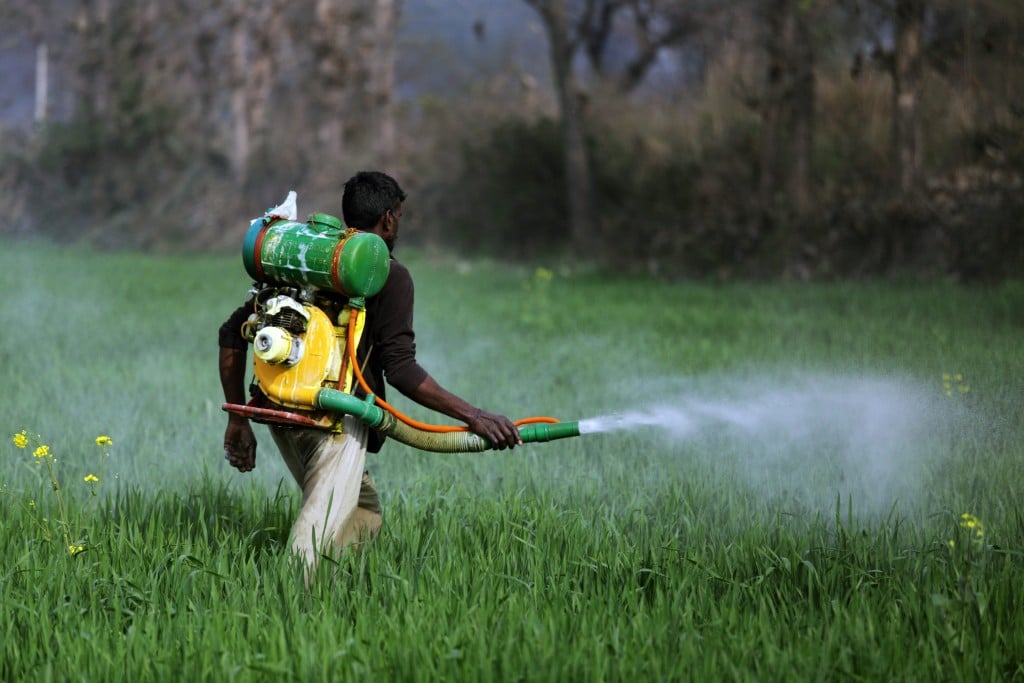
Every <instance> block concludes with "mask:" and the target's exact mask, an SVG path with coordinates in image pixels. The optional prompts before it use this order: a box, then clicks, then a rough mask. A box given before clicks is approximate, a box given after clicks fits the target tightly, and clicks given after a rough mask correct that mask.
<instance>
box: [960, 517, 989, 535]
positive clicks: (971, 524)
mask: <svg viewBox="0 0 1024 683" xmlns="http://www.w3.org/2000/svg"><path fill="white" fill-rule="evenodd" d="M960 526H961V527H963V528H964V529H969V530H970V531H973V532H974V537H975V538H976V539H981V538H984V537H985V525H984V524H982V522H981V520H980V519H978V518H977V517H975V516H974V515H972V514H970V513H969V512H965V513H963V514H962V515H960Z"/></svg>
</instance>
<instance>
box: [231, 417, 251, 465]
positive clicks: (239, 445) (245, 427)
mask: <svg viewBox="0 0 1024 683" xmlns="http://www.w3.org/2000/svg"><path fill="white" fill-rule="evenodd" d="M224 459H225V460H227V461H228V462H229V463H231V466H232V467H234V468H235V469H237V470H238V471H239V472H251V471H252V470H253V469H254V468H255V467H256V435H255V434H253V431H252V425H250V424H249V421H248V420H246V419H245V418H236V417H231V418H230V419H229V420H228V427H227V429H226V430H224Z"/></svg>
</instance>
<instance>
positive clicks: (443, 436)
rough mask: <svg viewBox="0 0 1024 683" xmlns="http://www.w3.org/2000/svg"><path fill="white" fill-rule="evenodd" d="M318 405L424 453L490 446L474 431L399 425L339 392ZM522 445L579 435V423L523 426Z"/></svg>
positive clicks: (324, 393) (320, 395)
mask: <svg viewBox="0 0 1024 683" xmlns="http://www.w3.org/2000/svg"><path fill="white" fill-rule="evenodd" d="M316 402H317V406H318V407H320V408H323V409H325V410H330V411H334V412H338V413H345V414H346V415H354V416H355V417H357V418H359V419H360V420H362V421H363V422H365V423H366V424H367V425H368V426H369V427H371V428H372V429H377V430H379V431H381V432H383V433H384V434H385V435H387V436H388V437H390V438H392V439H394V440H395V441H400V442H401V443H404V444H406V445H407V446H412V447H413V448H418V449H419V450H421V451H433V452H435V453H479V452H481V451H486V450H488V449H489V448H490V447H491V444H490V442H489V441H488V440H487V439H485V438H483V437H481V436H478V435H476V434H473V433H472V432H425V431H423V430H420V429H416V428H415V427H410V426H409V425H407V424H405V423H404V422H400V421H399V420H398V419H396V418H395V416H394V415H392V414H391V413H389V412H387V411H385V410H384V409H382V408H380V407H379V406H376V405H374V404H373V402H372V398H371V399H370V400H369V401H364V400H362V399H359V398H356V397H355V396H353V395H351V394H346V393H345V392H343V391H338V390H337V389H321V390H320V391H319V392H317V395H316ZM519 435H520V436H521V437H522V439H523V443H542V442H545V441H554V440H555V439H565V438H568V437H570V436H579V435H580V425H579V422H555V423H538V424H528V425H523V426H522V427H520V428H519Z"/></svg>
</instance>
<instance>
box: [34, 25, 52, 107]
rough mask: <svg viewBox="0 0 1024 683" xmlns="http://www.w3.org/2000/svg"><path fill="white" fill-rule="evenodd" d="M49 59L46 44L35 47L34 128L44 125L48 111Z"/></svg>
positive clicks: (41, 43) (42, 43)
mask: <svg viewBox="0 0 1024 683" xmlns="http://www.w3.org/2000/svg"><path fill="white" fill-rule="evenodd" d="M49 67H50V57H49V48H48V46H47V44H46V42H45V41H44V42H40V43H39V44H38V45H36V102H35V115H34V117H33V119H34V121H35V124H36V126H38V127H42V126H45V125H46V119H47V112H48V111H49V109H50V104H49V92H50V75H49Z"/></svg>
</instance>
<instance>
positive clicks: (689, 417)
mask: <svg viewBox="0 0 1024 683" xmlns="http://www.w3.org/2000/svg"><path fill="white" fill-rule="evenodd" d="M692 384H693V385H694V387H693V389H692V390H689V391H684V392H681V393H679V394H677V395H675V396H670V397H667V398H666V397H659V398H658V399H657V400H654V401H652V403H651V404H650V405H644V406H642V407H640V408H638V409H636V410H632V411H628V412H623V413H615V414H609V415H604V416H600V417H595V418H590V419H584V420H581V421H580V432H581V433H582V434H593V433H599V432H605V433H607V432H616V431H622V430H629V431H637V430H654V431H656V432H657V435H658V436H659V437H660V438H662V439H664V440H666V441H668V442H669V445H670V446H673V447H674V448H670V449H669V450H670V451H671V452H680V449H682V450H681V452H682V453H684V454H685V455H686V456H687V457H693V456H694V454H695V453H696V454H699V457H701V458H702V459H714V460H715V461H716V464H717V465H722V466H723V467H725V468H727V469H729V470H731V471H733V472H735V474H736V476H737V477H738V478H740V479H741V480H742V481H744V483H746V484H747V485H749V486H750V487H752V488H753V489H755V490H757V491H760V492H761V493H763V494H766V495H769V496H781V495H786V496H789V497H791V498H792V497H794V496H795V497H798V498H799V499H800V500H801V501H802V502H803V503H804V504H807V505H809V506H812V507H815V508H818V509H822V508H826V509H827V507H829V506H834V505H835V502H836V499H837V496H839V497H840V498H841V499H842V500H843V503H844V504H846V503H847V502H849V503H850V504H852V505H853V507H854V509H856V510H859V511H860V512H862V513H870V514H875V513H882V514H884V513H885V512H887V511H888V509H890V508H891V507H892V506H893V505H896V504H900V505H901V506H905V505H907V504H909V503H910V500H911V499H912V498H913V497H914V495H915V494H916V492H917V491H918V490H919V489H920V486H921V485H922V484H923V482H924V481H925V479H926V477H927V475H928V470H929V467H930V466H932V465H934V464H936V462H938V461H939V460H941V459H942V458H944V457H948V455H949V453H948V449H947V450H946V451H944V450H943V449H942V448H936V442H937V440H939V435H940V434H941V433H943V428H944V426H947V425H948V424H949V423H950V422H951V421H953V420H955V419H956V417H955V415H954V411H953V410H952V406H951V404H950V403H949V402H948V401H944V400H942V399H945V398H946V397H945V396H944V395H942V394H941V393H940V392H939V391H937V390H936V389H935V388H929V387H923V386H921V385H919V384H916V383H913V382H911V381H909V380H901V379H894V378H875V377H848V376H833V375H827V376H826V375H813V376H812V375H801V376H797V377H792V376H789V377H783V378H771V379H769V378H758V379H752V378H749V377H745V378H732V379H730V378H716V379H713V380H711V379H704V380H699V381H693V382H692Z"/></svg>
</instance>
